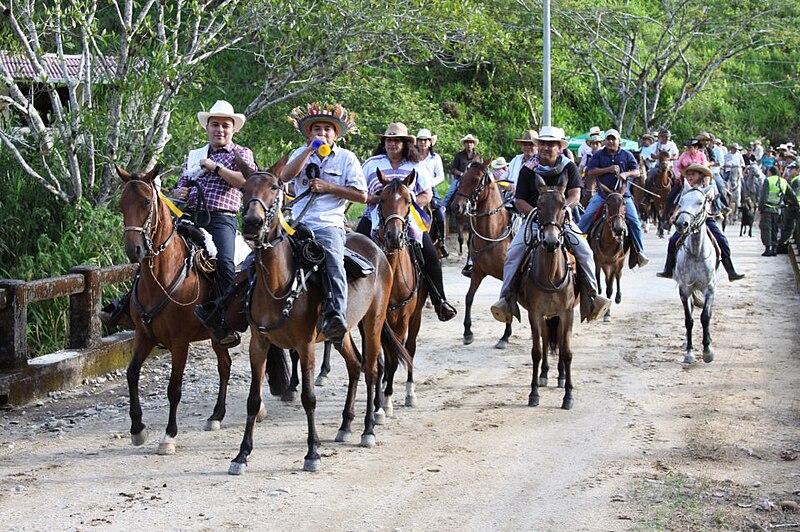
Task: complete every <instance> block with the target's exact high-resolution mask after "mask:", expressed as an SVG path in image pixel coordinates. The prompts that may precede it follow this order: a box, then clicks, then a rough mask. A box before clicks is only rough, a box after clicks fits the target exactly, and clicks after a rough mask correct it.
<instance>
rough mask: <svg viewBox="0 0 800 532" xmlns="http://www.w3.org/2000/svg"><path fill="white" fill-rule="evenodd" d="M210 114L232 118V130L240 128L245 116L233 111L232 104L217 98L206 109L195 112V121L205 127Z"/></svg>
mask: <svg viewBox="0 0 800 532" xmlns="http://www.w3.org/2000/svg"><path fill="white" fill-rule="evenodd" d="M212 116H221V117H225V118H230V119H231V120H233V131H234V132H235V131H239V130H240V129H242V126H243V125H244V123H245V121H246V120H247V118H246V117H245V116H244V115H243V114H241V113H234V112H233V106H232V105H231V104H229V103H228V102H226V101H225V100H217V101H216V103H214V105H212V106H211V109H209V110H208V111H200V112H199V113H197V121H198V122H200V125H201V126H203V129H205V128H206V127H207V126H208V119H209V118H211V117H212Z"/></svg>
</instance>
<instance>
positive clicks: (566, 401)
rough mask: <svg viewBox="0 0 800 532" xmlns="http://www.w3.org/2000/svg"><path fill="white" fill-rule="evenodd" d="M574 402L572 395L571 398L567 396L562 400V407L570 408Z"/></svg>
mask: <svg viewBox="0 0 800 532" xmlns="http://www.w3.org/2000/svg"><path fill="white" fill-rule="evenodd" d="M573 403H574V401H573V400H572V397H570V398H566V397H565V398H564V400H563V401H562V402H561V408H563V409H564V410H570V409H571V408H572V405H573Z"/></svg>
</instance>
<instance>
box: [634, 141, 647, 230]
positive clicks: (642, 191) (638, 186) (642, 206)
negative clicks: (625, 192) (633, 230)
mask: <svg viewBox="0 0 800 532" xmlns="http://www.w3.org/2000/svg"><path fill="white" fill-rule="evenodd" d="M633 157H634V159H636V164H637V165H638V166H639V173H637V174H636V175H635V176H634V178H633V184H634V185H635V186H634V187H633V189H632V190H631V196H633V204H634V205H636V211H637V212H638V213H639V220H641V221H642V231H644V232H645V233H647V232H649V230H650V227H649V221H650V202H649V198H648V197H647V196H649V195H650V194H648V192H647V188H646V185H647V166H646V165H645V162H644V160H643V159H642V152H641V151H638V152H635V153H633Z"/></svg>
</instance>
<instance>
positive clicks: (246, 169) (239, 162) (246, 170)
mask: <svg viewBox="0 0 800 532" xmlns="http://www.w3.org/2000/svg"><path fill="white" fill-rule="evenodd" d="M233 153H234V157H233V160H234V161H235V162H236V167H237V168H238V169H239V171H240V172H241V173H242V175H243V176H244V178H245V179H249V178H250V175H251V174H252V173H253V169H252V168H250V166H249V165H248V164H247V163H246V162H244V159H242V158H241V157H240V156H239V153H238V152H237V151H235V150H234V152H233ZM270 173H272V172H270ZM273 175H275V174H273Z"/></svg>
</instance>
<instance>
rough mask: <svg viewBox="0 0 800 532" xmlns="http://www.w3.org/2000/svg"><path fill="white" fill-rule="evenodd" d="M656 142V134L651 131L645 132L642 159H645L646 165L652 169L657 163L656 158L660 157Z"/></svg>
mask: <svg viewBox="0 0 800 532" xmlns="http://www.w3.org/2000/svg"><path fill="white" fill-rule="evenodd" d="M655 142H656V137H655V135H652V134H650V133H645V134H644V135H642V139H641V146H642V160H643V161H644V165H645V167H646V168H647V169H648V170H651V169H652V168H653V167H654V166H655V165H656V163H655V160H656V159H657V158H658V152H657V151H656V144H655Z"/></svg>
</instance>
